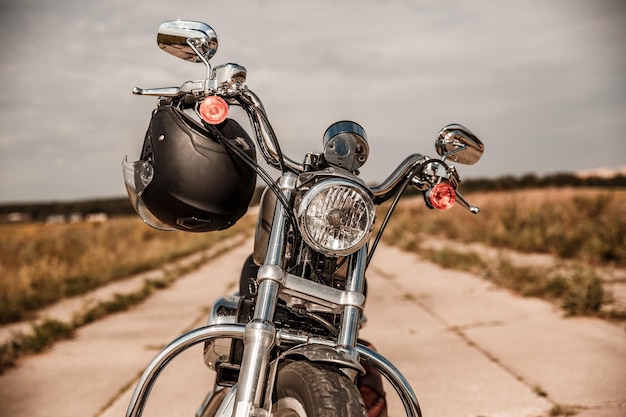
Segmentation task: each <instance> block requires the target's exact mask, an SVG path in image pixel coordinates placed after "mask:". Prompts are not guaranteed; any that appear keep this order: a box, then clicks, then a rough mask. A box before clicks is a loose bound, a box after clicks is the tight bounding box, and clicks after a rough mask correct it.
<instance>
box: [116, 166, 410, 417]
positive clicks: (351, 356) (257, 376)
mask: <svg viewBox="0 0 626 417" xmlns="http://www.w3.org/2000/svg"><path fill="white" fill-rule="evenodd" d="M297 178H298V177H297V175H296V174H294V173H291V172H286V173H284V174H283V175H282V177H281V178H280V179H279V181H278V185H279V187H280V189H281V192H282V193H283V195H284V197H285V198H286V199H287V201H289V200H290V199H291V198H292V196H293V193H294V191H295V189H296V184H297ZM288 229H289V219H288V217H287V215H286V208H285V207H284V206H283V205H282V204H276V206H275V210H274V220H273V223H272V229H271V233H270V238H269V245H268V250H267V254H266V257H265V263H264V265H263V266H261V267H260V268H259V271H258V275H257V282H258V292H257V301H256V305H255V311H254V317H253V319H252V320H251V321H250V322H248V323H246V324H214V325H208V326H204V327H200V328H198V329H195V330H191V331H189V332H187V333H185V334H183V335H182V336H180V337H178V338H177V339H175V340H174V341H172V342H171V343H170V344H168V345H167V346H166V347H165V348H164V349H163V350H161V352H159V353H158V354H157V355H156V356H155V358H154V359H153V360H152V361H151V362H150V364H149V365H148V366H147V368H146V369H145V371H144V372H143V374H142V376H141V377H140V379H139V381H138V383H137V386H136V388H135V391H134V393H133V396H132V399H131V402H130V404H129V406H128V410H127V413H126V416H127V417H140V416H141V415H142V413H143V410H144V408H145V404H146V402H147V400H148V397H149V395H150V392H151V390H152V387H153V385H154V383H155V382H156V380H157V378H158V376H159V375H160V373H161V372H162V371H163V369H164V368H165V367H166V366H167V365H168V364H169V363H170V362H171V361H172V360H173V359H174V358H175V357H176V356H178V355H179V354H181V353H182V352H184V351H185V350H187V349H189V348H190V347H192V346H194V345H196V344H198V343H201V342H206V341H210V340H214V339H224V338H230V339H242V340H243V341H244V351H243V357H242V362H241V370H240V374H239V379H238V383H237V384H236V386H235V387H234V390H235V391H236V393H235V398H234V404H233V407H232V409H231V408H230V407H225V410H224V409H223V408H224V407H220V410H219V411H221V412H222V414H220V416H221V415H223V416H230V415H232V416H236V417H251V416H258V415H259V412H260V413H261V415H269V414H271V396H272V394H273V392H272V391H273V383H274V381H273V378H274V376H275V373H276V369H277V366H278V361H279V360H282V359H284V358H285V357H288V355H289V354H290V353H293V352H296V351H297V352H298V353H299V356H300V357H302V356H304V358H306V360H310V361H321V362H326V363H328V364H330V365H333V366H336V367H337V368H339V369H342V370H343V371H344V372H346V373H347V374H348V375H350V376H352V377H354V376H356V372H358V371H360V370H362V366H361V365H360V363H359V361H360V360H362V361H364V362H365V363H367V364H369V365H371V366H372V367H373V368H374V369H376V370H378V371H379V372H380V373H381V374H382V375H383V376H384V377H385V379H386V380H387V381H388V382H389V383H390V384H391V386H393V388H394V389H395V391H396V392H397V394H398V396H399V397H400V400H401V401H402V404H403V406H404V409H405V412H406V414H407V416H409V417H421V411H420V407H419V403H418V401H417V397H416V395H415V393H414V392H413V389H412V388H411V386H410V384H409V383H408V381H407V380H406V378H405V377H404V376H403V375H402V374H401V373H400V371H399V370H398V369H397V368H396V367H395V366H394V365H393V364H392V363H391V362H390V361H388V360H387V359H386V358H385V357H384V356H382V355H380V354H379V353H377V352H375V351H373V350H372V349H370V348H368V347H367V346H364V345H361V344H358V343H357V333H358V329H359V321H360V317H361V312H362V310H363V306H364V304H365V295H364V294H363V290H364V285H365V269H366V267H367V258H368V246H367V245H365V246H364V247H362V248H361V249H360V250H359V251H358V252H357V253H356V254H354V255H353V256H352V259H353V260H352V266H351V270H350V271H349V273H348V277H347V280H346V287H345V290H341V289H336V288H331V287H328V286H325V285H322V284H318V283H315V282H312V281H309V280H307V279H304V278H301V277H298V276H296V275H292V274H289V273H287V271H285V270H284V269H283V268H282V263H283V254H284V251H285V245H286V238H287V231H288ZM281 294H284V295H287V296H294V297H298V298H300V299H303V300H306V301H310V302H313V303H316V304H319V305H322V306H324V307H327V308H330V309H332V310H333V311H334V312H337V313H341V317H342V325H341V327H340V329H339V334H338V336H337V339H336V341H331V340H328V339H318V338H314V337H310V336H305V335H302V334H301V333H294V332H290V331H288V330H283V329H276V327H275V326H274V324H273V317H274V312H275V309H276V304H277V301H278V298H279V295H281ZM275 345H278V346H281V347H282V346H285V347H291V348H292V349H291V350H288V351H287V352H286V353H285V354H283V355H281V357H279V358H278V359H277V360H276V361H274V363H273V364H270V359H271V358H270V352H271V351H272V348H273V347H274V346H275ZM328 348H330V349H332V350H334V352H335V355H332V356H333V357H332V358H331V359H329V355H316V352H317V351H319V350H322V349H328ZM272 365H273V366H272ZM264 387H268V388H270V389H267V390H266V391H267V392H265V396H264ZM227 398H228V399H230V400H232V398H231V396H230V395H229V396H227ZM207 403H208V401H205V405H206V404H207Z"/></svg>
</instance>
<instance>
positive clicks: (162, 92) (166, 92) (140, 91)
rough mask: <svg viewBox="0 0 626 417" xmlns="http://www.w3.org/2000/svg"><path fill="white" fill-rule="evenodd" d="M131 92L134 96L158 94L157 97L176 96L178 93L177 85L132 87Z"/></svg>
mask: <svg viewBox="0 0 626 417" xmlns="http://www.w3.org/2000/svg"><path fill="white" fill-rule="evenodd" d="M133 94H134V95H136V96H159V97H176V96H177V95H179V94H180V88H178V87H164V88H139V87H135V88H133Z"/></svg>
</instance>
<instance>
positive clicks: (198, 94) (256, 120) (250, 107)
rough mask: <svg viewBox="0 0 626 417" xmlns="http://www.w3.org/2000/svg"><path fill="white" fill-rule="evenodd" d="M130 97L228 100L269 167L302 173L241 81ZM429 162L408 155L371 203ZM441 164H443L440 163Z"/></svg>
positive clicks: (155, 90)
mask: <svg viewBox="0 0 626 417" xmlns="http://www.w3.org/2000/svg"><path fill="white" fill-rule="evenodd" d="M133 94H135V95H143V96H158V97H172V98H173V97H181V98H182V97H184V96H189V95H193V96H194V97H195V98H196V99H197V100H201V99H203V98H205V97H206V96H209V95H215V94H217V95H220V96H223V97H224V98H225V99H227V101H229V102H231V104H239V105H240V106H241V107H242V108H244V110H245V111H246V113H247V114H248V117H249V119H250V123H251V124H252V126H253V130H254V132H255V135H256V139H257V143H258V145H259V150H260V152H261V154H262V155H263V158H264V159H265V161H266V162H267V164H268V165H270V166H272V167H274V168H276V169H279V170H282V171H289V172H293V173H295V174H300V173H302V172H304V170H305V169H304V164H302V163H298V162H296V161H294V160H292V159H291V158H289V157H288V156H286V155H284V154H283V153H282V152H281V151H280V148H279V146H278V138H277V137H276V135H275V133H274V131H273V129H272V126H271V125H270V123H269V119H268V117H267V113H266V112H265V107H264V106H263V103H262V102H261V99H260V98H259V96H257V95H256V94H255V93H254V92H253V91H252V90H250V89H249V88H248V87H247V86H246V85H245V84H243V83H241V82H236V83H226V84H224V83H222V84H219V85H218V83H217V82H216V80H215V79H211V78H207V79H205V80H200V81H186V82H184V83H183V84H182V85H181V86H180V87H164V88H151V89H143V88H139V87H135V88H133ZM430 159H431V158H429V157H428V156H425V155H421V154H412V155H410V156H408V157H407V158H406V159H405V160H404V161H402V163H400V165H399V166H398V167H397V168H396V169H395V170H394V171H393V172H392V173H391V174H390V175H389V177H387V179H386V180H385V181H383V182H382V183H381V184H379V185H376V186H372V187H369V190H370V192H371V193H372V195H373V199H374V203H375V204H381V203H383V202H385V201H387V200H389V199H390V198H391V197H393V196H394V195H395V194H396V193H397V192H398V191H399V190H400V189H401V188H402V187H403V184H404V183H405V181H412V182H414V183H417V182H416V180H415V179H416V175H417V174H420V173H421V169H419V168H420V166H424V165H425V164H426V163H428V161H430ZM441 163H442V164H444V165H446V164H445V163H443V162H441ZM446 167H447V165H446ZM454 175H456V174H454ZM457 180H458V178H457ZM455 182H456V181H455ZM416 185H417V184H416ZM427 185H428V184H427ZM433 185H434V184H433ZM431 186H432V185H431ZM418 188H419V187H418ZM455 188H456V187H455ZM456 196H457V200H458V202H459V204H460V205H461V206H462V207H464V208H466V209H467V210H469V211H470V212H471V213H478V212H479V211H480V209H479V208H478V207H476V206H473V205H471V204H470V203H469V202H468V201H467V200H466V199H465V198H464V197H463V195H462V194H461V193H459V192H458V191H457V192H456Z"/></svg>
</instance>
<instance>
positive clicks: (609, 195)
mask: <svg viewBox="0 0 626 417" xmlns="http://www.w3.org/2000/svg"><path fill="white" fill-rule="evenodd" d="M468 199H469V200H470V201H471V202H472V203H473V204H475V205H478V206H479V207H480V208H481V212H480V213H479V214H478V215H471V214H469V213H468V212H467V211H466V210H465V209H463V208H461V207H460V206H459V205H458V204H457V205H455V206H454V207H453V208H452V209H451V210H449V211H448V212H440V211H432V210H428V209H426V208H425V207H424V206H423V203H422V200H421V198H419V199H411V200H407V201H405V202H402V203H400V204H399V206H398V209H397V210H396V213H394V215H393V217H392V220H391V222H390V224H389V230H388V232H387V238H388V239H390V238H391V239H392V241H393V240H395V239H399V238H402V239H407V236H412V237H411V239H414V240H415V239H418V240H419V236H426V235H429V234H432V235H437V236H445V237H447V238H450V239H456V240H460V241H463V242H481V243H485V244H487V245H490V246H494V247H502V248H509V249H513V250H517V251H521V252H537V253H548V254H552V255H555V256H557V257H559V258H563V259H576V260H577V261H580V262H583V263H588V264H592V265H616V266H620V267H626V190H623V189H620V190H601V189H571V188H563V189H556V188H555V189H542V190H523V191H510V192H489V193H480V194H472V195H469V196H468Z"/></svg>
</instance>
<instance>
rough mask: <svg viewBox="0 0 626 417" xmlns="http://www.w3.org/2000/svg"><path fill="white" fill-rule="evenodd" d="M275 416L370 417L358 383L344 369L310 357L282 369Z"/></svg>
mask: <svg viewBox="0 0 626 417" xmlns="http://www.w3.org/2000/svg"><path fill="white" fill-rule="evenodd" d="M272 413H273V416H274V417H367V412H366V410H365V404H364V403H363V398H362V397H361V394H360V393H359V390H358V389H357V387H356V385H355V384H354V383H353V382H352V381H350V379H348V377H347V376H346V375H345V374H343V373H342V372H341V371H339V370H338V369H335V368H331V367H329V366H325V365H323V364H318V363H311V362H307V361H296V362H289V363H287V364H286V365H284V366H283V367H282V368H281V369H279V371H278V376H277V378H276V397H275V402H274V404H273V407H272Z"/></svg>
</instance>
